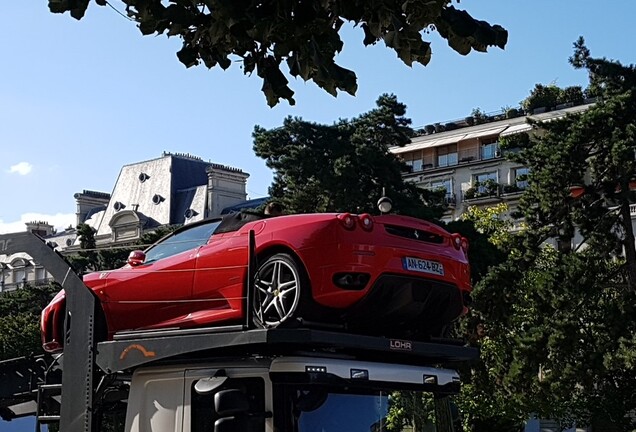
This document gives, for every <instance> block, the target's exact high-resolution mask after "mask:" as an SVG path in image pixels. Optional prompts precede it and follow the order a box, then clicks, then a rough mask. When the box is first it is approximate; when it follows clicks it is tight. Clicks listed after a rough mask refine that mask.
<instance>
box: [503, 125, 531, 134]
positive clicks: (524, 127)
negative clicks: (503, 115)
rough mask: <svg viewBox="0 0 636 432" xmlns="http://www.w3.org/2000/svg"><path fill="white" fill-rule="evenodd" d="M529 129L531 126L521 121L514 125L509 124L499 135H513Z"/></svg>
mask: <svg viewBox="0 0 636 432" xmlns="http://www.w3.org/2000/svg"><path fill="white" fill-rule="evenodd" d="M530 130H532V126H530V125H529V124H528V123H521V124H516V125H514V126H510V127H509V128H508V129H506V130H505V131H503V132H502V133H501V135H499V136H507V135H514V134H517V133H521V132H528V131H530Z"/></svg>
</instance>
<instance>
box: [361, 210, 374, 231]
mask: <svg viewBox="0 0 636 432" xmlns="http://www.w3.org/2000/svg"><path fill="white" fill-rule="evenodd" d="M358 222H359V223H360V226H361V227H362V229H363V230H365V231H371V230H372V229H373V218H372V217H371V215H370V214H369V213H364V214H362V215H360V216H358Z"/></svg>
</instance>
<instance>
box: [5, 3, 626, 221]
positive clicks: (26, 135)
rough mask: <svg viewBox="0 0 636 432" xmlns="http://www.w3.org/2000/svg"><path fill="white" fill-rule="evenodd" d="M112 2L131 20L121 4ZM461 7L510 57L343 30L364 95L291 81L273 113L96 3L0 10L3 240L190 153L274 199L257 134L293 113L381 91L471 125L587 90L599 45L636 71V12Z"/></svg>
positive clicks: (233, 78)
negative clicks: (549, 89) (542, 92)
mask: <svg viewBox="0 0 636 432" xmlns="http://www.w3.org/2000/svg"><path fill="white" fill-rule="evenodd" d="M113 4H114V5H116V6H118V7H119V8H120V9H123V8H122V6H121V3H119V2H118V1H113ZM459 7H460V8H464V9H466V10H468V11H469V12H470V13H471V14H472V15H473V16H474V17H476V18H479V19H484V20H487V21H489V22H491V23H498V24H501V25H502V26H504V27H505V28H507V29H508V30H509V42H508V45H507V47H506V49H505V50H499V49H491V50H490V51H489V52H488V53H487V54H482V53H472V54H470V55H468V56H460V55H459V54H457V53H455V52H454V51H452V50H451V49H450V48H449V47H448V46H447V45H446V42H445V41H443V40H441V39H440V38H439V37H437V36H436V35H434V34H433V35H429V37H430V40H431V42H432V49H433V58H432V61H431V63H430V64H429V66H427V67H422V66H420V65H415V66H414V67H413V68H409V67H407V66H405V65H404V64H402V63H401V61H400V60H399V59H398V58H397V57H396V55H395V54H394V53H393V52H392V51H390V50H388V49H386V48H385V47H384V46H383V45H382V44H378V45H376V46H372V47H368V48H364V47H363V46H362V43H361V40H362V37H363V36H362V32H361V31H360V29H352V28H347V29H346V31H345V32H344V41H345V47H344V51H343V52H342V53H341V54H340V55H339V56H338V59H337V61H338V62H339V64H341V65H342V66H344V67H348V68H351V69H354V70H355V71H356V73H357V74H358V85H359V90H358V94H357V95H356V96H355V97H352V96H349V95H347V94H341V95H339V96H338V97H337V98H334V97H332V96H330V95H328V94H327V93H325V92H323V91H322V90H320V89H318V88H317V87H316V86H315V85H314V84H313V83H305V82H303V81H302V80H298V81H297V80H292V83H291V85H292V88H293V89H294V90H295V91H296V95H295V99H296V105H295V106H289V105H288V104H287V103H286V102H282V103H281V104H279V106H277V107H275V108H273V109H272V108H269V107H268V106H267V104H266V102H265V98H264V96H263V95H262V93H261V92H260V86H261V82H260V81H259V79H258V78H257V77H255V76H254V77H247V76H244V75H243V74H242V72H241V70H240V68H239V67H238V64H233V65H232V66H231V67H230V69H229V70H227V71H222V70H211V71H210V70H208V69H206V68H205V67H196V68H190V69H186V68H185V67H184V66H183V65H182V64H181V63H179V61H178V60H177V58H176V55H175V52H176V51H177V50H178V49H179V47H180V43H179V40H178V39H175V38H172V39H167V38H166V37H165V36H159V37H155V36H149V37H142V36H141V34H140V33H139V31H138V30H137V29H136V27H135V26H134V24H133V23H132V22H129V21H127V20H126V19H125V18H123V17H121V16H120V15H118V14H117V13H115V12H114V11H113V10H112V9H110V8H108V7H99V6H97V5H95V4H94V3H91V5H90V7H89V10H88V12H87V15H86V17H85V18H84V19H83V20H81V21H76V20H74V19H72V18H71V17H70V16H68V15H53V14H51V13H49V12H48V9H47V6H46V2H45V1H37V2H36V1H4V2H0V16H2V17H4V20H3V26H2V28H1V29H0V32H2V37H0V52H1V53H2V54H3V62H2V78H3V79H2V80H0V202H2V204H3V205H2V208H1V209H0V232H12V231H22V230H24V228H25V227H24V222H25V221H28V220H36V219H37V220H46V221H49V222H51V223H53V224H54V225H55V226H57V227H58V228H63V227H66V226H68V225H69V224H72V223H74V220H75V217H74V212H75V201H74V199H73V194H74V193H76V192H80V191H82V190H83V189H91V190H98V191H104V192H111V191H112V188H113V186H114V184H115V181H116V178H117V175H118V174H119V170H120V168H121V166H122V165H125V164H129V163H134V162H138V161H142V160H147V159H152V158H155V157H159V156H160V155H161V153H162V151H164V150H165V151H171V152H186V153H191V154H194V155H197V156H200V157H202V158H203V159H204V160H211V161H214V162H217V163H223V164H227V165H231V166H235V167H238V168H241V169H243V170H244V171H246V172H248V173H250V175H251V176H250V178H249V180H248V185H247V189H248V193H249V196H250V198H256V197H260V196H264V195H266V194H267V187H268V185H269V184H270V182H271V178H272V173H271V172H270V171H269V170H268V169H267V168H266V167H265V164H264V162H263V161H262V160H261V159H258V158H257V157H256V156H254V154H253V151H252V139H251V133H252V130H253V128H254V126H255V125H260V126H263V127H266V128H274V127H277V126H280V125H281V124H282V122H283V119H284V118H285V117H286V116H290V115H291V116H298V117H302V118H304V119H305V120H310V121H316V122H321V123H332V122H334V121H336V120H338V119H339V118H351V117H354V116H357V115H359V114H361V113H363V112H366V111H368V110H370V109H372V108H373V107H374V106H375V105H374V103H375V100H376V99H377V97H378V96H379V95H380V94H382V93H393V94H395V95H397V97H398V99H399V100H400V101H402V102H404V103H405V104H406V105H407V107H408V111H407V116H408V117H410V118H411V119H412V120H413V125H414V126H423V125H425V124H428V123H434V122H439V121H445V120H452V119H457V118H463V117H465V116H466V115H467V114H469V113H470V112H471V110H472V109H473V108H476V107H479V108H481V109H482V110H484V111H487V112H488V111H495V110H498V109H500V108H501V107H503V106H516V105H517V104H518V102H519V101H521V100H522V99H523V98H525V97H526V96H527V95H528V93H529V91H530V90H531V89H532V88H533V87H534V84H535V83H543V84H548V83H552V82H554V83H556V84H557V85H559V86H568V85H585V84H586V82H587V76H586V73H585V72H584V71H575V70H573V69H572V68H571V67H570V65H569V64H568V62H567V59H568V57H569V56H570V54H571V53H572V43H573V42H574V41H575V40H576V38H577V37H578V36H579V35H583V36H584V37H585V38H586V41H587V44H588V47H589V48H590V49H591V51H592V54H593V55H595V56H606V57H608V58H614V59H618V60H620V61H622V62H623V63H628V64H629V63H635V62H636V61H635V58H634V57H635V56H636V52H635V51H634V50H633V48H632V43H631V42H633V41H634V40H636V26H634V25H633V17H634V16H636V2H634V1H633V0H614V1H613V2H611V3H604V2H598V1H592V0H559V1H558V2H555V1H549V0H535V1H532V2H528V1H525V2H522V1H512V0H485V1H484V0H482V1H478V0H463V1H462V2H461V3H460V4H459Z"/></svg>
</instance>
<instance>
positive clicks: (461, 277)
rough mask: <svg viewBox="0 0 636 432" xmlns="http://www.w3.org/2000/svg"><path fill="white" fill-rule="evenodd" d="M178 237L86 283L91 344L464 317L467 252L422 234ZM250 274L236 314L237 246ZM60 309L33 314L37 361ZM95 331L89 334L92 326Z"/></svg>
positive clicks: (279, 232)
mask: <svg viewBox="0 0 636 432" xmlns="http://www.w3.org/2000/svg"><path fill="white" fill-rule="evenodd" d="M241 215H242V214H236V215H231V216H229V217H226V218H224V219H211V220H205V221H202V222H199V223H195V224H191V225H186V226H184V227H182V228H180V229H178V230H176V231H175V232H174V233H172V234H170V235H168V236H166V237H164V238H163V239H162V240H160V241H159V242H157V243H156V244H155V245H153V246H151V247H150V248H148V249H147V250H145V251H143V252H142V251H134V252H132V253H131V254H130V257H129V259H128V264H127V265H125V266H124V267H122V268H119V269H116V270H110V271H102V272H95V273H90V274H87V275H85V276H84V283H85V285H86V286H87V287H89V288H90V289H91V290H92V291H93V292H94V294H95V296H96V297H97V298H98V299H99V302H98V303H99V308H98V309H99V310H98V312H97V320H98V325H97V326H96V327H97V328H103V332H102V334H100V335H98V337H99V338H100V339H102V340H104V339H110V338H112V336H113V335H114V334H115V333H117V332H120V331H126V330H145V329H165V328H191V327H203V326H215V325H227V324H236V323H241V322H245V321H246V319H247V316H246V314H247V313H250V314H252V317H253V318H252V319H253V322H254V324H255V325H257V326H259V327H276V326H278V325H282V324H291V323H295V324H294V325H298V323H309V325H311V323H315V322H321V323H322V322H325V321H327V322H330V323H332V324H337V325H342V326H346V327H347V329H348V330H350V331H360V332H373V333H374V334H386V335H389V334H390V333H392V334H393V335H395V334H399V335H401V336H407V335H412V334H417V335H429V336H430V335H436V334H438V333H439V332H440V331H441V329H442V328H443V327H444V326H447V325H448V324H449V323H450V322H452V321H453V320H455V319H456V318H458V317H459V316H460V315H461V314H462V313H463V312H464V311H465V310H466V309H465V299H466V297H467V295H468V293H469V292H470V290H471V285H470V270H469V265H468V260H467V248H468V244H467V241H466V239H465V238H463V237H461V236H460V235H459V234H449V233H448V232H447V231H445V230H443V229H442V228H440V227H438V226H436V225H434V224H431V223H429V222H426V221H423V220H420V219H415V218H411V217H405V216H398V215H381V216H371V215H369V214H362V215H355V214H349V213H339V214H334V213H320V214H297V215H287V216H277V217H270V218H260V219H257V218H252V220H249V219H250V218H249V217H248V218H246V217H244V216H241ZM250 231H254V234H255V240H256V245H255V246H256V247H255V249H256V257H257V260H256V262H257V267H256V268H257V270H256V272H255V273H256V274H255V278H254V282H253V284H252V285H251V286H253V294H252V295H251V297H252V301H251V307H250V309H251V310H245V309H246V305H247V304H248V303H247V302H246V301H245V299H246V296H247V287H248V286H250V284H248V279H249V278H248V249H249V245H248V243H249V242H248V239H249V232H250ZM64 316H65V297H64V292H63V291H61V292H60V293H58V295H57V296H56V297H55V298H54V299H53V300H52V301H51V303H50V304H49V305H48V306H47V307H46V308H45V309H44V310H43V312H42V320H41V327H42V339H43V344H44V348H45V350H47V351H59V350H61V349H62V344H63V340H64V337H63V334H64V322H63V321H64ZM100 324H101V325H100Z"/></svg>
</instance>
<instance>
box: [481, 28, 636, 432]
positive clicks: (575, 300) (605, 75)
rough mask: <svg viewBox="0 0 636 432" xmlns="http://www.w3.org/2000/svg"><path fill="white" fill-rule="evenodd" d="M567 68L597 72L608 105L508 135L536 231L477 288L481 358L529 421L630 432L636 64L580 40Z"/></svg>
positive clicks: (634, 351)
mask: <svg viewBox="0 0 636 432" xmlns="http://www.w3.org/2000/svg"><path fill="white" fill-rule="evenodd" d="M570 61H571V63H572V64H573V65H574V66H575V67H577V68H585V69H587V70H588V72H589V74H590V87H594V89H595V92H597V93H596V94H597V96H598V97H599V99H598V101H597V102H596V103H595V104H594V105H593V106H591V107H590V108H589V109H587V110H586V111H585V112H582V113H580V114H576V115H571V116H567V117H565V118H563V119H558V120H553V121H550V122H546V123H539V124H538V123H534V124H533V126H534V132H532V133H531V134H529V135H525V136H518V137H516V138H508V142H507V143H506V145H507V146H510V147H516V148H518V149H519V150H520V151H519V152H518V153H516V154H514V153H512V154H511V157H512V158H513V159H514V160H515V161H516V162H518V163H520V164H523V165H525V166H527V167H528V168H529V175H528V181H529V187H528V188H527V189H526V190H525V192H524V194H523V196H522V198H521V201H520V203H519V207H518V210H519V213H520V216H523V217H524V219H525V223H526V225H527V227H526V230H525V231H523V232H521V233H518V234H516V235H514V236H513V237H512V238H511V239H510V240H511V241H510V242H509V243H508V248H509V250H508V254H507V257H508V258H507V260H506V262H504V263H503V264H500V265H498V266H495V267H493V268H492V269H491V271H490V272H488V274H487V275H486V276H485V277H484V278H483V279H482V280H481V282H480V283H479V284H478V285H477V286H476V289H475V291H474V298H475V306H474V307H475V310H476V311H477V312H478V313H479V314H480V315H481V316H482V318H483V320H484V322H485V332H484V335H483V337H482V338H481V340H480V344H481V346H482V347H485V348H487V350H485V351H483V350H482V353H484V352H485V353H487V354H488V355H482V360H483V362H484V367H485V370H486V371H487V373H488V376H489V377H490V380H492V381H493V382H495V383H496V384H497V386H496V387H495V389H496V390H497V391H498V392H501V393H500V394H501V396H502V397H505V398H509V399H510V400H512V401H514V402H515V404H516V405H517V406H518V409H519V410H520V412H522V413H525V414H526V415H528V414H529V413H536V414H538V415H539V416H541V417H544V418H553V419H556V420H560V421H561V423H562V425H564V426H565V425H568V424H571V423H572V422H575V421H576V422H577V423H578V424H579V425H585V424H589V423H590V422H592V421H593V420H594V419H596V420H599V419H600V420H601V421H603V420H604V421H611V423H613V424H614V425H615V426H616V427H618V429H617V430H624V431H631V430H633V428H634V427H635V426H636V425H635V424H634V420H633V417H630V416H629V415H628V414H629V413H630V412H633V410H634V409H636V394H635V393H634V391H633V389H634V387H635V386H636V362H635V361H634V359H635V358H636V338H635V336H634V335H635V334H636V319H634V317H635V316H636V315H635V310H634V308H635V305H636V270H635V269H636V253H635V251H634V233H633V228H632V218H631V213H630V204H631V203H633V202H634V195H633V180H634V179H635V178H636V172H635V169H636V162H635V151H636V92H635V89H636V69H635V68H634V66H624V65H622V64H620V63H618V62H615V61H609V60H607V59H604V58H593V57H591V56H590V53H589V51H588V49H587V48H586V47H585V44H584V42H583V40H582V39H580V40H579V41H577V42H576V44H575V50H574V55H573V56H572V58H571V59H570ZM548 243H552V244H555V245H556V247H551V246H548V245H547V244H548Z"/></svg>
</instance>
